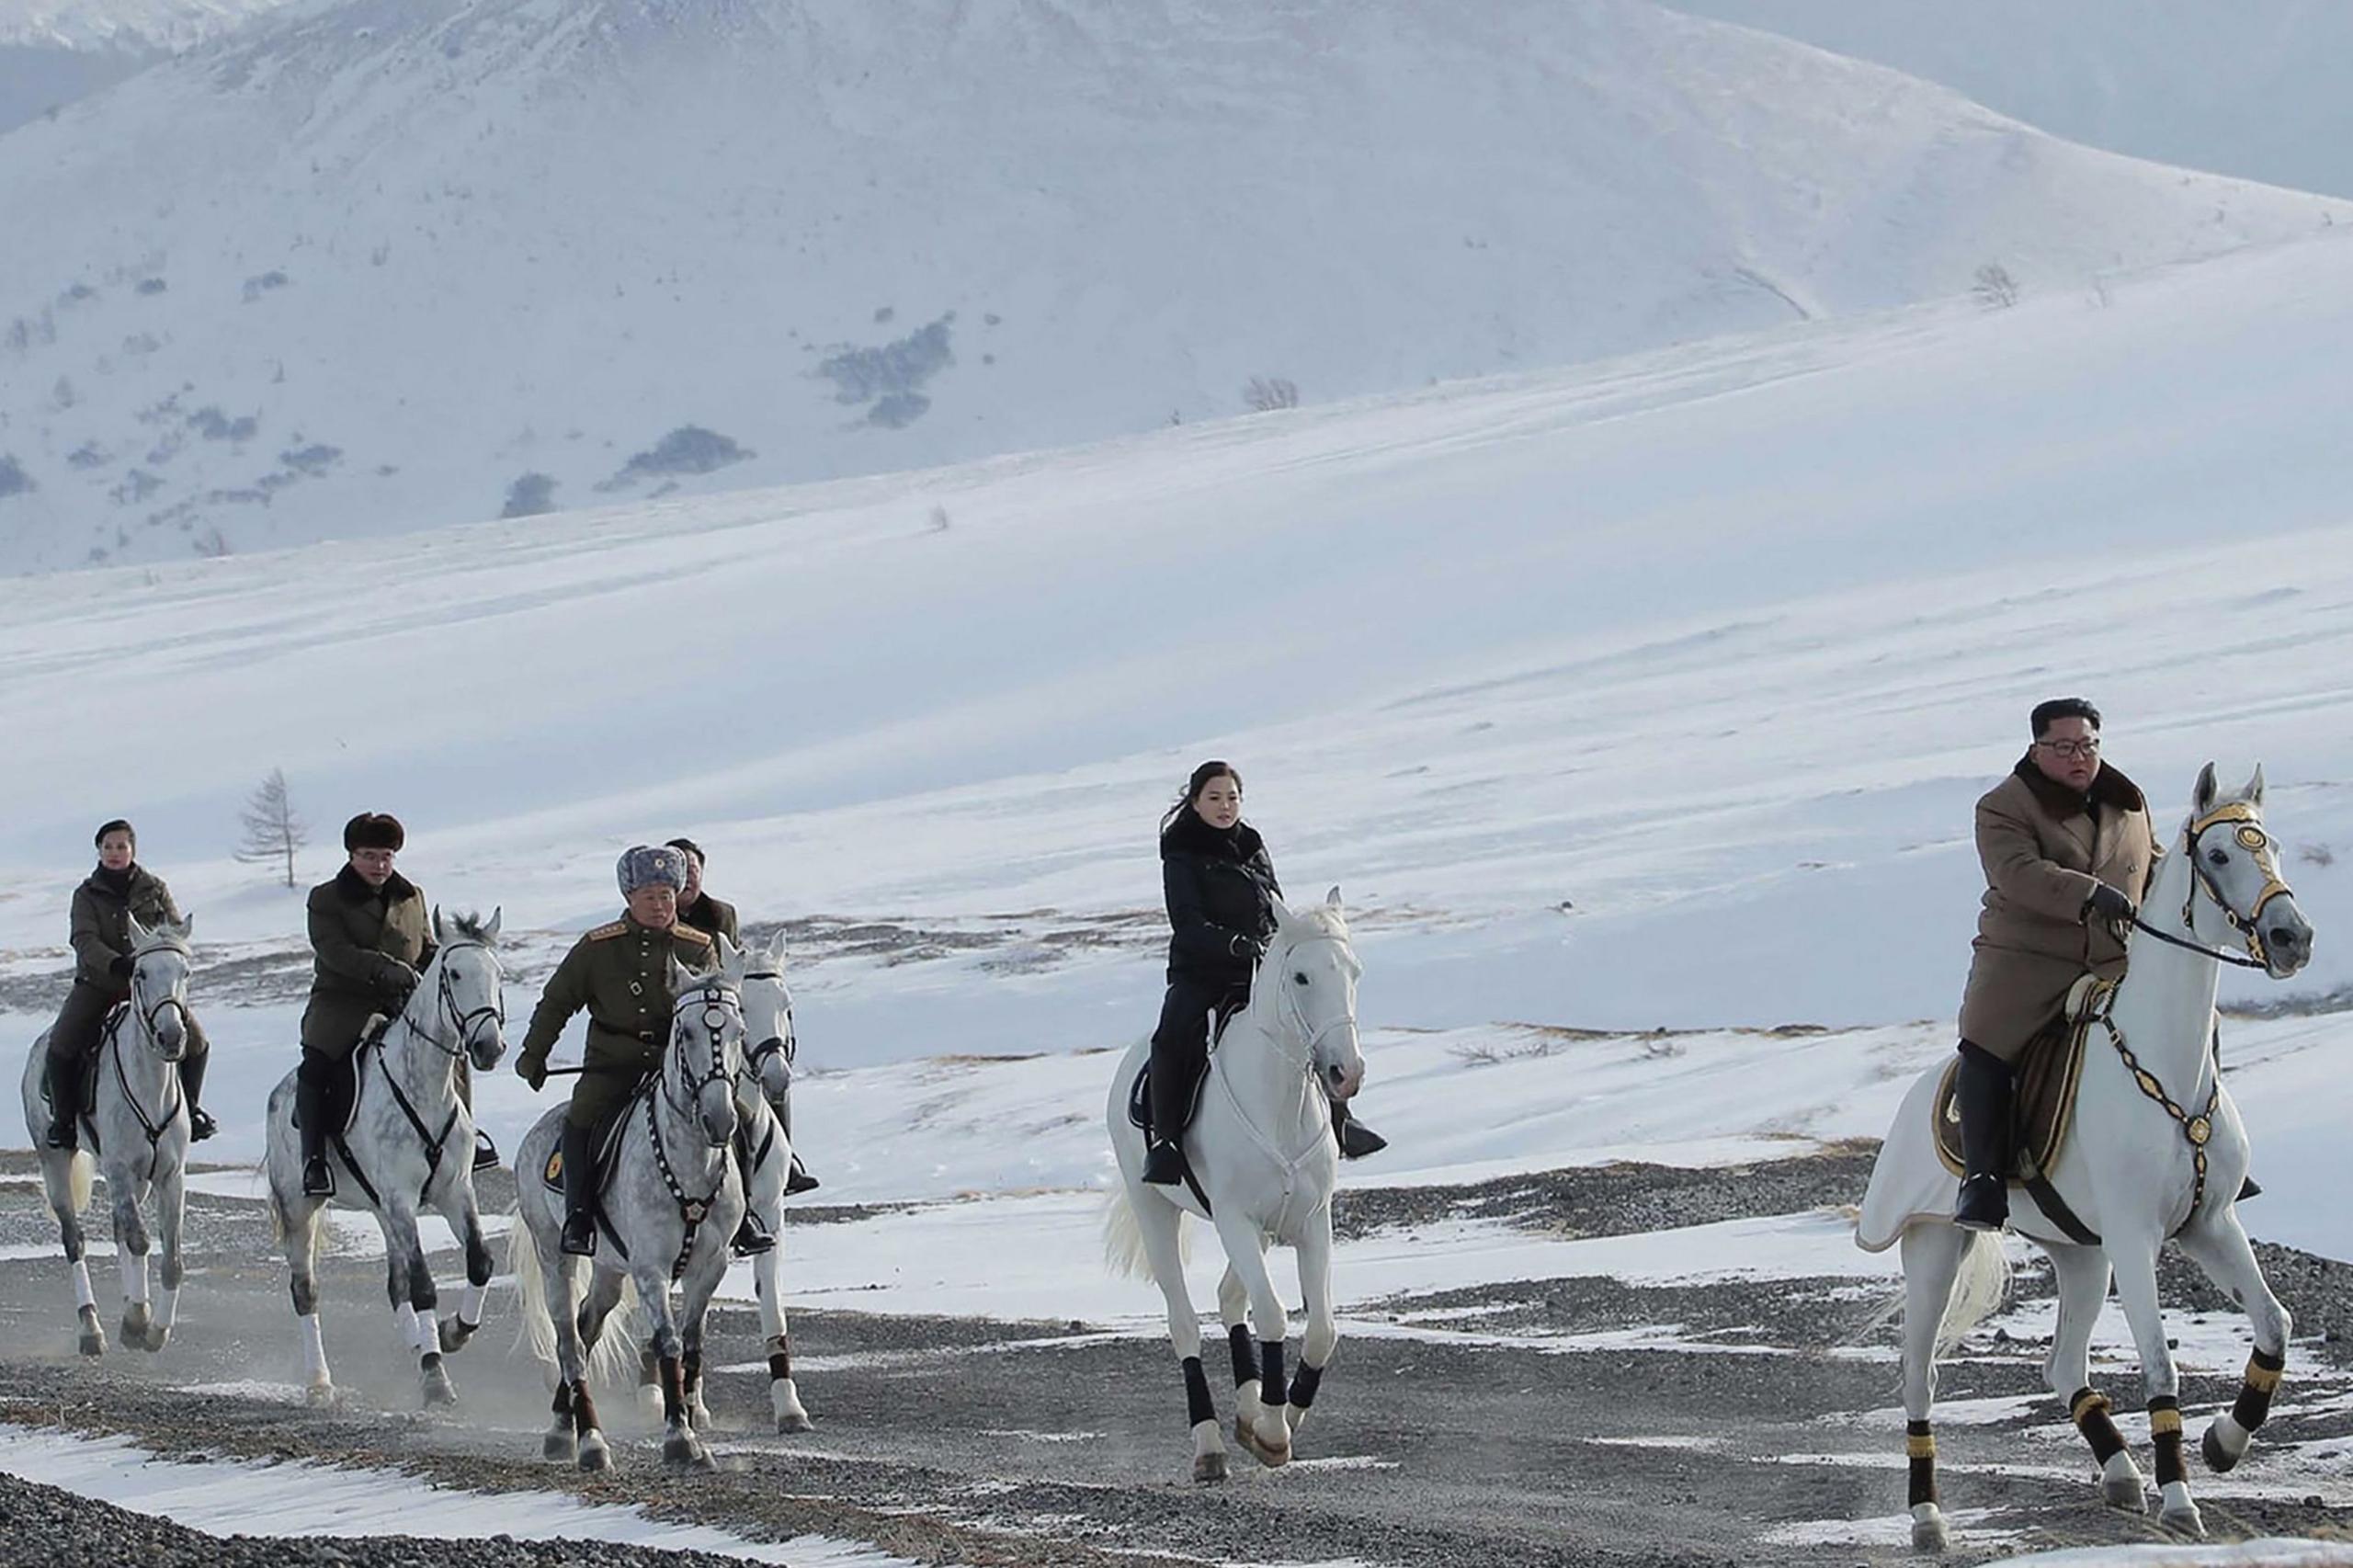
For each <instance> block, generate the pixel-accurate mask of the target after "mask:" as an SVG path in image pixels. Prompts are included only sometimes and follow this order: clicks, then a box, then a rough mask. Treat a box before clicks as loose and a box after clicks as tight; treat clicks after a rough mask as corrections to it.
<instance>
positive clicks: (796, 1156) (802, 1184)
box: [784, 1149, 824, 1198]
mask: <svg viewBox="0 0 2353 1568" xmlns="http://www.w3.org/2000/svg"><path fill="white" fill-rule="evenodd" d="M822 1185H824V1184H823V1183H821V1182H819V1181H818V1179H817V1178H816V1177H815V1176H811V1175H810V1174H809V1167H808V1166H807V1165H802V1164H801V1151H800V1150H798V1149H795V1150H794V1151H793V1152H792V1168H791V1169H790V1170H789V1171H787V1172H785V1173H784V1195H785V1196H786V1197H787V1198H792V1197H796V1196H798V1195H799V1194H801V1193H803V1192H814V1191H815V1190H816V1189H817V1188H818V1187H820V1186H822Z"/></svg>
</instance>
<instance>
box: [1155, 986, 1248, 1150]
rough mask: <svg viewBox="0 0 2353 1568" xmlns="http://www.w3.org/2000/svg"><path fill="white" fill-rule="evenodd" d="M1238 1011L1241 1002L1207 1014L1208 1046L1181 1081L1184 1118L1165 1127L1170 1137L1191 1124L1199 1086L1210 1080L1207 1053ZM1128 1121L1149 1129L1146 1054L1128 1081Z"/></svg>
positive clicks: (1199, 1106)
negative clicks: (1186, 1079)
mask: <svg viewBox="0 0 2353 1568" xmlns="http://www.w3.org/2000/svg"><path fill="white" fill-rule="evenodd" d="M1241 1011H1242V1006H1241V1005H1240V1004H1238V1003H1237V1004H1236V1005H1234V1006H1231V1007H1220V1008H1218V1009H1217V1011H1216V1012H1215V1013H1213V1014H1212V1015H1211V1018H1210V1049H1209V1051H1203V1052H1202V1053H1201V1060H1200V1062H1199V1065H1198V1066H1196V1067H1195V1068H1194V1069H1193V1081H1192V1082H1191V1083H1190V1084H1188V1085H1185V1093H1184V1095H1183V1096H1181V1097H1182V1099H1183V1101H1184V1106H1185V1119H1184V1120H1182V1121H1180V1122H1178V1123H1177V1124H1176V1126H1175V1127H1174V1128H1173V1129H1170V1130H1169V1136H1170V1137H1172V1138H1174V1137H1176V1136H1178V1135H1179V1134H1181V1133H1183V1132H1184V1131H1185V1129H1187V1128H1188V1127H1190V1126H1192V1125H1193V1118H1194V1116H1195V1115H1196V1114H1197V1113H1198V1112H1199V1110H1200V1108H1201V1090H1202V1089H1203V1088H1205V1087H1206V1086H1208V1084H1209V1081H1210V1055H1211V1052H1213V1051H1216V1050H1217V1048H1218V1046H1219V1045H1220V1044H1222V1043H1223V1041H1224V1040H1225V1027H1226V1025H1228V1024H1230V1023H1232V1022H1233V1017H1234V1015H1235V1014H1237V1013H1239V1012H1241ZM1128 1125H1129V1126H1131V1127H1137V1128H1141V1129H1142V1130H1143V1131H1146V1132H1150V1131H1152V1059H1151V1058H1150V1057H1149V1056H1147V1057H1145V1059H1144V1063H1143V1069H1142V1071H1141V1072H1139V1073H1138V1074H1136V1081H1135V1082H1134V1083H1132V1084H1131V1085H1128Z"/></svg>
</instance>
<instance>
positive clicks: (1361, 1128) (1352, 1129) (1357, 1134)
mask: <svg viewBox="0 0 2353 1568" xmlns="http://www.w3.org/2000/svg"><path fill="white" fill-rule="evenodd" d="M1332 1136H1333V1137H1335V1138H1336V1139H1338V1140H1339V1141H1340V1158H1342V1159H1344V1160H1361V1159H1363V1158H1364V1157H1365V1156H1366V1155H1367V1154H1378V1153H1381V1151H1382V1150H1383V1149H1386V1148H1387V1147H1389V1140H1388V1139H1386V1138H1383V1137H1382V1136H1381V1134H1380V1133H1378V1132H1375V1131H1373V1130H1372V1129H1371V1128H1370V1127H1367V1126H1366V1125H1365V1124H1364V1123H1363V1122H1361V1121H1358V1119H1356V1118H1355V1117H1354V1116H1353V1115H1351V1114H1350V1113H1349V1110H1348V1106H1347V1101H1346V1100H1334V1101H1333V1102H1332Z"/></svg>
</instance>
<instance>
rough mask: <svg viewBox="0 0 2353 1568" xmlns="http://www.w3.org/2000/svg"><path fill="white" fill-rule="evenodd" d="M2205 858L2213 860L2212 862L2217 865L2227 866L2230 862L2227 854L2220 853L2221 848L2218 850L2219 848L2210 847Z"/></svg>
mask: <svg viewBox="0 0 2353 1568" xmlns="http://www.w3.org/2000/svg"><path fill="white" fill-rule="evenodd" d="M2206 858H2208V859H2209V860H2211V861H2213V862H2214V864H2216V865H2217V866H2227V865H2229V864H2230V863H2231V858H2230V857H2229V856H2227V855H2225V854H2223V853H2222V851H2221V850H2219V849H2211V850H2209V851H2207V854H2206Z"/></svg>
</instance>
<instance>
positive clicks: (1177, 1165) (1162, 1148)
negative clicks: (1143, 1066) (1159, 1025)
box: [1143, 1040, 1186, 1187]
mask: <svg viewBox="0 0 2353 1568" xmlns="http://www.w3.org/2000/svg"><path fill="white" fill-rule="evenodd" d="M1173 1054H1174V1053H1173V1052H1171V1051H1164V1050H1163V1049H1162V1048H1161V1045H1160V1042H1159V1041H1158V1040H1154V1042H1153V1047H1152V1068H1151V1072H1152V1084H1151V1086H1150V1087H1149V1088H1148V1089H1147V1090H1146V1091H1145V1094H1144V1104H1145V1106H1146V1107H1147V1109H1146V1111H1145V1118H1146V1119H1148V1120H1149V1121H1150V1122H1151V1123H1152V1125H1151V1126H1150V1127H1147V1128H1145V1129H1144V1134H1143V1136H1144V1150H1143V1179H1144V1180H1146V1181H1148V1182H1151V1183H1153V1184H1154V1185H1155V1186H1159V1187H1176V1186H1179V1185H1181V1184H1182V1183H1183V1181H1184V1179H1185V1152H1184V1150H1183V1149H1182V1148H1181V1147H1179V1145H1178V1142H1177V1140H1179V1139H1180V1138H1182V1137H1183V1136H1184V1135H1185V1110H1186V1108H1185V1107H1184V1106H1181V1105H1179V1104H1177V1103H1176V1096H1177V1093H1178V1089H1177V1085H1176V1075H1177V1064H1176V1062H1173V1061H1171V1060H1169V1058H1170V1057H1171V1056H1172V1055H1173Z"/></svg>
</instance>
